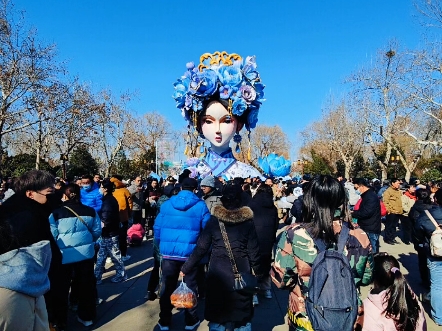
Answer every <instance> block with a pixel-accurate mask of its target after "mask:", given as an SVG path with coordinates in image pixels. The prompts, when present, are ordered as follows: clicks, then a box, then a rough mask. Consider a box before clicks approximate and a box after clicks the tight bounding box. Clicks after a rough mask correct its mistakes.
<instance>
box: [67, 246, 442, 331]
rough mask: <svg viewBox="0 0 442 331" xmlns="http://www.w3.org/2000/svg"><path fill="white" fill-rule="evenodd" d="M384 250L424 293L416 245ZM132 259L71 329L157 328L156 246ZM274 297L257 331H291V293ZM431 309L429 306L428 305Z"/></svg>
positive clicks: (262, 309) (257, 320) (259, 310)
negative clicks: (84, 320)
mask: <svg viewBox="0 0 442 331" xmlns="http://www.w3.org/2000/svg"><path fill="white" fill-rule="evenodd" d="M381 251H386V252H388V253H390V254H392V255H394V256H396V258H398V259H399V261H400V263H401V264H402V268H401V270H402V271H403V272H404V273H406V274H408V275H407V278H408V281H409V283H410V284H411V286H412V288H413V289H414V291H415V292H416V293H417V294H419V295H420V294H421V293H422V292H423V288H422V287H421V286H420V278H419V273H418V267H417V254H416V253H415V252H414V250H413V246H412V245H408V246H407V245H404V244H399V245H394V246H390V245H386V244H383V241H382V239H381ZM128 252H129V254H130V255H131V256H132V258H131V259H130V260H129V261H127V262H126V263H125V264H126V270H127V272H128V275H129V279H128V281H126V282H124V283H119V284H113V283H111V282H110V278H111V277H112V276H113V275H114V274H115V271H114V269H113V267H112V265H111V264H109V265H106V267H107V272H106V273H105V274H104V276H103V280H104V281H103V284H102V285H99V286H98V293H99V296H100V297H101V298H103V299H104V302H103V303H102V304H101V305H100V306H99V307H98V309H97V318H96V320H95V323H94V325H93V326H91V327H83V326H82V325H81V324H80V323H78V322H77V321H76V319H75V314H74V313H73V312H71V314H70V317H69V318H70V320H69V323H68V324H69V327H68V329H67V330H68V331H74V330H75V331H86V330H107V331H129V330H131V331H132V330H146V331H157V330H159V329H158V327H157V326H156V324H157V322H158V313H159V302H158V300H155V301H147V302H146V301H145V300H144V296H145V294H146V286H147V281H148V279H149V274H150V272H151V270H152V266H153V259H152V257H151V256H152V245H151V240H148V241H145V242H143V245H142V246H140V247H133V248H129V250H128ZM368 291H369V287H365V288H363V289H362V297H363V298H365V297H366V295H367V293H368ZM272 292H273V299H265V298H263V297H260V304H259V305H258V306H257V307H256V309H255V317H254V319H253V321H252V325H253V330H254V331H287V330H288V328H287V326H286V325H285V323H284V316H285V312H286V307H287V297H288V292H286V291H282V290H278V289H276V288H275V287H274V288H273V290H272ZM203 306H204V304H203V302H202V304H200V309H199V310H200V317H201V318H202V317H203V308H204V307H203ZM424 307H425V309H426V312H427V313H428V312H429V306H428V305H425V306H424ZM427 323H428V330H429V331H436V330H442V327H437V326H436V325H435V324H434V323H433V321H432V320H431V319H430V318H429V317H428V314H427ZM184 325H185V324H184V314H183V312H181V311H178V310H176V311H174V317H173V320H172V327H171V330H172V331H174V330H184ZM197 330H198V331H207V330H208V327H207V322H206V321H204V322H203V323H201V325H200V326H199V328H198V329H197Z"/></svg>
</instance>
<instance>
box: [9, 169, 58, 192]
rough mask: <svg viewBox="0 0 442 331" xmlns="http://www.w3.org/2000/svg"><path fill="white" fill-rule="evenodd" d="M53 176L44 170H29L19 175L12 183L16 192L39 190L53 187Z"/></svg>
mask: <svg viewBox="0 0 442 331" xmlns="http://www.w3.org/2000/svg"><path fill="white" fill-rule="evenodd" d="M54 182H55V178H54V176H53V175H52V174H51V173H49V172H48V171H45V170H31V171H28V172H26V173H24V174H23V175H21V176H20V177H19V178H18V179H17V181H16V182H15V183H14V187H15V192H16V193H25V192H26V191H41V190H44V189H45V188H49V187H54Z"/></svg>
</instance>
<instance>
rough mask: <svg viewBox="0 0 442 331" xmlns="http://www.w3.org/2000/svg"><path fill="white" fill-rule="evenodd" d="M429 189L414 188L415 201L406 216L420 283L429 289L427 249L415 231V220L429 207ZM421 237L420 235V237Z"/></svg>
mask: <svg viewBox="0 0 442 331" xmlns="http://www.w3.org/2000/svg"><path fill="white" fill-rule="evenodd" d="M430 194H431V193H430V191H428V190H427V189H419V190H416V198H417V200H416V202H415V204H414V205H413V206H412V207H411V209H410V212H409V213H408V217H409V219H410V222H411V233H412V240H413V245H414V249H415V250H416V252H417V259H418V262H419V273H420V276H421V279H422V285H423V286H424V287H425V288H426V289H427V290H430V275H429V272H428V266H427V251H426V248H425V247H424V243H423V242H421V241H420V240H419V238H418V233H417V232H416V228H415V226H416V222H417V219H418V218H419V216H420V215H421V214H425V210H429V209H431V198H430ZM421 239H422V237H421Z"/></svg>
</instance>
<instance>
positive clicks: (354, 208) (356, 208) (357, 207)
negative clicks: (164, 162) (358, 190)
mask: <svg viewBox="0 0 442 331" xmlns="http://www.w3.org/2000/svg"><path fill="white" fill-rule="evenodd" d="M361 202H362V199H359V200H358V202H356V204H355V205H354V206H353V210H358V209H359V206H360V205H361Z"/></svg>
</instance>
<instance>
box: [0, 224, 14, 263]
mask: <svg viewBox="0 0 442 331" xmlns="http://www.w3.org/2000/svg"><path fill="white" fill-rule="evenodd" d="M15 244H16V238H15V237H14V235H13V232H12V228H11V225H10V224H9V223H8V222H7V221H6V220H5V219H3V218H0V255H1V254H4V253H6V252H9V251H10V250H12V247H14V246H15Z"/></svg>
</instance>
